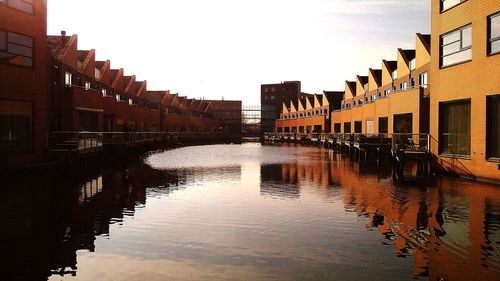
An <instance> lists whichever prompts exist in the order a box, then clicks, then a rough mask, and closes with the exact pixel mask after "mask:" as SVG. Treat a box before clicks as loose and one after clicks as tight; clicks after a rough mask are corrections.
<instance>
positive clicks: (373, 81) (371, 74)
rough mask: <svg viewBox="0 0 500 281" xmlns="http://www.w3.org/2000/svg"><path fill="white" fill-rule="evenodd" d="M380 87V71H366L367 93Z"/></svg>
mask: <svg viewBox="0 0 500 281" xmlns="http://www.w3.org/2000/svg"><path fill="white" fill-rule="evenodd" d="M380 86H382V70H381V69H371V68H370V69H368V91H373V90H376V89H378V88H379V87H380Z"/></svg>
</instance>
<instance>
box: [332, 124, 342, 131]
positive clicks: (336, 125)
mask: <svg viewBox="0 0 500 281" xmlns="http://www.w3.org/2000/svg"><path fill="white" fill-rule="evenodd" d="M340 126H341V125H340V123H335V124H333V132H334V133H340V130H341V129H340Z"/></svg>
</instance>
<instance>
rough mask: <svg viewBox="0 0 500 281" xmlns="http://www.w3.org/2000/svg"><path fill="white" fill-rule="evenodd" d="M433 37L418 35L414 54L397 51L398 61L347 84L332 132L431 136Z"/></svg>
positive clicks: (335, 113) (384, 63)
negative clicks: (430, 103) (431, 43)
mask: <svg viewBox="0 0 500 281" xmlns="http://www.w3.org/2000/svg"><path fill="white" fill-rule="evenodd" d="M429 64H430V36H429V35H424V34H417V35H416V46H415V49H413V50H403V49H398V50H397V60H394V61H387V60H382V65H381V69H371V68H370V69H368V75H367V76H360V75H358V76H356V79H355V80H354V81H346V83H345V95H344V99H343V100H342V104H341V107H340V108H338V109H335V110H333V112H332V117H331V123H332V124H331V128H332V130H331V132H334V133H344V134H350V133H358V134H366V135H374V134H393V133H405V134H421V133H428V132H429V126H428V124H429V102H430V99H429V96H430V88H429V85H428V73H429Z"/></svg>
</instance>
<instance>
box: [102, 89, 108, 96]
mask: <svg viewBox="0 0 500 281" xmlns="http://www.w3.org/2000/svg"><path fill="white" fill-rule="evenodd" d="M101 93H102V96H103V97H105V96H107V90H106V89H104V88H102V89H101Z"/></svg>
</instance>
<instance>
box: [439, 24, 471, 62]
mask: <svg viewBox="0 0 500 281" xmlns="http://www.w3.org/2000/svg"><path fill="white" fill-rule="evenodd" d="M471 59H472V27H471V25H468V26H465V27H462V28H459V29H457V30H454V31H452V32H449V33H447V34H444V35H441V67H445V66H449V65H454V64H458V63H461V62H464V61H469V60H471Z"/></svg>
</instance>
